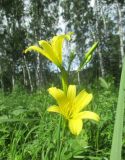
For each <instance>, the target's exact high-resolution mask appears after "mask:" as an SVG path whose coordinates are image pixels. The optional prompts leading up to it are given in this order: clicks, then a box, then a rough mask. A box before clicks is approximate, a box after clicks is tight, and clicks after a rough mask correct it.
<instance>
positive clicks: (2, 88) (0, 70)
mask: <svg viewBox="0 0 125 160" xmlns="http://www.w3.org/2000/svg"><path fill="white" fill-rule="evenodd" d="M0 83H1V90H2V91H4V83H3V79H2V67H1V65H0Z"/></svg>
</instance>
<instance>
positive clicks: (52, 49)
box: [25, 32, 73, 67]
mask: <svg viewBox="0 0 125 160" xmlns="http://www.w3.org/2000/svg"><path fill="white" fill-rule="evenodd" d="M72 34H73V33H72V32H69V33H67V34H64V35H58V36H54V37H53V38H52V40H50V42H48V41H45V40H41V41H39V42H38V43H39V47H38V46H30V47H28V48H27V49H26V50H25V53H27V52H28V51H36V52H38V53H40V54H42V55H43V56H45V57H46V58H47V59H49V60H50V61H51V62H53V63H54V64H55V65H57V66H58V67H60V66H61V65H62V47H63V42H64V39H66V40H70V39H71V35H72Z"/></svg>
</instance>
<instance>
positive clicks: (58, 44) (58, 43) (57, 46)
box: [51, 34, 71, 64]
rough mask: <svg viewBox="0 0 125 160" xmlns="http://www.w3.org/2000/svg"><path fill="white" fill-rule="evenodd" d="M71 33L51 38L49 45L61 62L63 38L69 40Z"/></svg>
mask: <svg viewBox="0 0 125 160" xmlns="http://www.w3.org/2000/svg"><path fill="white" fill-rule="evenodd" d="M70 37H71V34H65V35H59V36H54V37H53V39H52V40H51V45H52V48H53V50H54V52H55V53H56V54H57V57H58V60H59V62H60V63H61V64H62V48H63V42H64V39H67V40H70Z"/></svg>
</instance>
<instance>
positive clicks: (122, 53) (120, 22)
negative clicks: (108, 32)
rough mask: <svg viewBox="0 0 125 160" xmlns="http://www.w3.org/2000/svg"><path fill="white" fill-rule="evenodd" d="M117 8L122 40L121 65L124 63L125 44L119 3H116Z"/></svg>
mask: <svg viewBox="0 0 125 160" xmlns="http://www.w3.org/2000/svg"><path fill="white" fill-rule="evenodd" d="M116 6H117V12H118V27H119V39H120V52H121V63H123V57H124V44H123V24H122V7H121V4H119V2H118V1H116Z"/></svg>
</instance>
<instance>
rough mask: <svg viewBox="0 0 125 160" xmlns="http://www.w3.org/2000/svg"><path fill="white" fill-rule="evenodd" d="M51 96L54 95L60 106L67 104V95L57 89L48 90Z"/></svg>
mask: <svg viewBox="0 0 125 160" xmlns="http://www.w3.org/2000/svg"><path fill="white" fill-rule="evenodd" d="M48 91H49V94H50V95H52V96H53V97H54V98H55V99H56V101H57V103H58V104H59V105H63V104H65V101H66V96H65V93H64V92H63V91H62V90H61V89H58V88H56V87H51V88H49V89H48Z"/></svg>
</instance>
